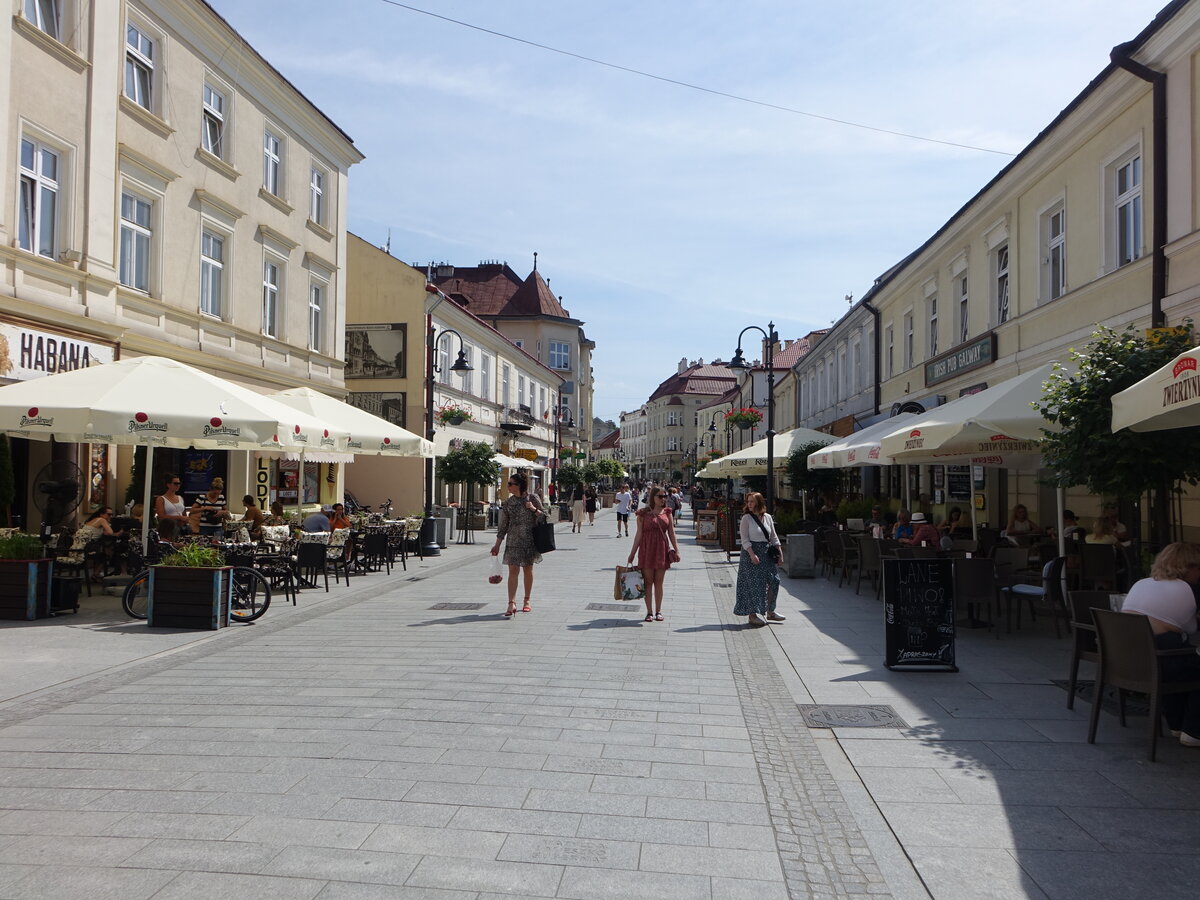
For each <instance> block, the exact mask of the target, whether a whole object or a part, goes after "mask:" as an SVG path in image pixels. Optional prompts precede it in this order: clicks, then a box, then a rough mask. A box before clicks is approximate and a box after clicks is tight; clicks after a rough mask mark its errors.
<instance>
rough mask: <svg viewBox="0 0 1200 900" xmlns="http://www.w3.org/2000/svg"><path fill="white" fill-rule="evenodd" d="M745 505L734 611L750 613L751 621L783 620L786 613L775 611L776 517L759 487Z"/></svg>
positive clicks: (752, 492) (751, 622)
mask: <svg viewBox="0 0 1200 900" xmlns="http://www.w3.org/2000/svg"><path fill="white" fill-rule="evenodd" d="M744 508H745V513H744V514H743V515H742V521H741V526H740V528H739V533H740V537H741V543H742V555H741V558H740V560H739V561H738V576H737V603H736V604H735V605H734V607H733V614H734V615H735V616H749V617H750V618H749V620H748V622H747V624H749V625H766V624H767V622H782V621H784V619H785V618H786V617H785V616H781V615H779V613H777V612H775V601H776V600H777V599H778V597H779V572H778V570H777V568H776V562H777V557H776V556H775V554H776V553H779V552H780V543H779V535H777V534H776V533H775V520H774V519H772V518H771V514H770V513H768V512H767V504H766V503H765V502H764V501H763V495H762V494H760V493H758V491H751V492H750V493H749V494H747V495H746V505H745V507H744Z"/></svg>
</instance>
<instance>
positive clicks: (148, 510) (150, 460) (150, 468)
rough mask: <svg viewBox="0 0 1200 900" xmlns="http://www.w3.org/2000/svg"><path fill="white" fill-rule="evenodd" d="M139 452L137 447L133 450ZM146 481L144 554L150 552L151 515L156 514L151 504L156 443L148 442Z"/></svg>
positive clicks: (143, 527) (144, 491)
mask: <svg viewBox="0 0 1200 900" xmlns="http://www.w3.org/2000/svg"><path fill="white" fill-rule="evenodd" d="M133 452H134V453H137V448H136V447H135V448H134V450H133ZM144 474H145V478H146V482H145V484H143V485H142V556H143V557H145V556H146V554H147V553H149V552H150V517H151V516H152V515H154V507H152V506H151V505H150V480H151V479H152V478H153V477H154V445H153V444H146V468H145V471H144Z"/></svg>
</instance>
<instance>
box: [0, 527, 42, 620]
mask: <svg viewBox="0 0 1200 900" xmlns="http://www.w3.org/2000/svg"><path fill="white" fill-rule="evenodd" d="M53 576H54V561H53V560H50V559H47V558H46V550H45V548H44V547H43V546H42V542H41V540H40V539H38V538H37V537H36V536H35V535H32V534H22V533H17V534H13V535H10V536H9V537H6V538H0V619H24V620H26V621H32V620H34V619H38V618H42V617H44V616H48V615H50V585H51V579H52V578H53Z"/></svg>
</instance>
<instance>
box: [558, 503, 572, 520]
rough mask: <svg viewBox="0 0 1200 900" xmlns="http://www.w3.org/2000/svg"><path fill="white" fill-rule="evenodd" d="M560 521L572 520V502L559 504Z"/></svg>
mask: <svg viewBox="0 0 1200 900" xmlns="http://www.w3.org/2000/svg"><path fill="white" fill-rule="evenodd" d="M558 521H560V522H570V521H571V504H570V503H560V504H558Z"/></svg>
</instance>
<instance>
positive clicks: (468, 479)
mask: <svg viewBox="0 0 1200 900" xmlns="http://www.w3.org/2000/svg"><path fill="white" fill-rule="evenodd" d="M495 452H496V451H495V450H493V449H492V448H491V447H490V446H488V445H487V444H485V443H483V442H481V441H467V442H466V443H465V444H463V445H462V446H461V447H459V448H458V449H455V450H451V451H449V452H448V453H447V454H446V455H445V456H443V457H442V458H441V459H440V460H438V475H440V476H441V478H442V481H445V482H447V483H448V484H495V483H496V479H497V478H498V477H499V476H500V464H499V463H498V462H496V459H495Z"/></svg>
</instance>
